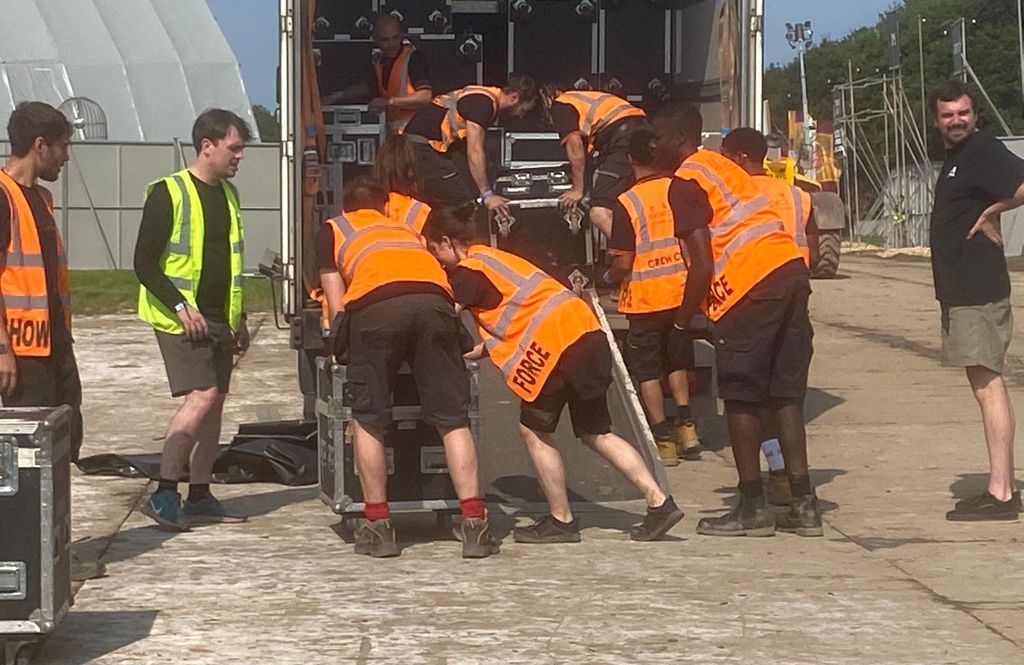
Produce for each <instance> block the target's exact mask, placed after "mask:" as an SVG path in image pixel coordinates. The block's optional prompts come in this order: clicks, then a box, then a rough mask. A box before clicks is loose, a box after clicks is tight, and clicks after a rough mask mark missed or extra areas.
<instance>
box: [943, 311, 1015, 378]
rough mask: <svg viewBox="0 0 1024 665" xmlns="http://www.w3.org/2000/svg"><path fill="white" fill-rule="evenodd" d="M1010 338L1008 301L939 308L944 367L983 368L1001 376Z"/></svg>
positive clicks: (1011, 329)
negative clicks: (940, 312)
mask: <svg viewBox="0 0 1024 665" xmlns="http://www.w3.org/2000/svg"><path fill="white" fill-rule="evenodd" d="M1011 337H1013V310H1012V309H1011V307H1010V299H1009V298H1003V299H1002V300H997V301H996V302H990V303H986V304H984V305H967V306H963V307H951V306H949V305H942V364H943V365H944V366H946V367H975V366H981V367H986V368H988V369H990V370H992V371H993V372H998V373H1000V374H1002V373H1003V362H1004V361H1005V360H1006V351H1007V349H1009V348H1010V338H1011Z"/></svg>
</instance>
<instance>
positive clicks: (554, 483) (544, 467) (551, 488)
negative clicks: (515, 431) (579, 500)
mask: <svg viewBox="0 0 1024 665" xmlns="http://www.w3.org/2000/svg"><path fill="white" fill-rule="evenodd" d="M519 434H520V436H522V437H523V443H524V444H526V452H527V453H529V455H530V461H531V462H533V468H534V469H535V470H536V471H537V480H538V482H540V490H541V492H543V493H544V498H545V499H547V502H548V510H549V511H550V512H551V515H552V516H553V517H554V518H555V519H557V520H558V521H560V522H571V521H572V520H573V514H572V509H571V508H570V507H569V493H568V491H567V490H566V488H565V464H564V463H563V462H562V456H561V455H560V454H559V452H558V449H556V448H555V446H554V444H553V443H552V439H553V435H551V434H542V433H540V432H534V431H533V430H532V429H530V428H528V427H525V426H524V425H520V426H519Z"/></svg>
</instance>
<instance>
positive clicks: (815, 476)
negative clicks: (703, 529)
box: [700, 469, 847, 514]
mask: <svg viewBox="0 0 1024 665" xmlns="http://www.w3.org/2000/svg"><path fill="white" fill-rule="evenodd" d="M846 473H847V472H846V470H844V469H811V485H812V486H813V487H815V488H817V487H821V486H823V485H827V484H829V483H830V482H832V481H833V480H834V479H835V478H837V477H838V476H845V475H846ZM765 477H766V476H765ZM714 492H715V494H717V495H719V498H721V500H722V503H723V504H724V505H725V506H726V507H728V508H732V507H733V506H734V505H735V504H736V493H737V489H736V487H735V486H730V487H719V488H718V489H716V490H715V491H714ZM838 507H839V504H837V503H835V502H832V501H827V500H825V499H822V498H821V497H818V508H819V509H820V510H821V512H823V513H827V512H830V511H833V510H835V509H836V508H838ZM700 512H701V513H702V514H718V513H720V512H721V509H719V508H707V509H702V510H701V511H700Z"/></svg>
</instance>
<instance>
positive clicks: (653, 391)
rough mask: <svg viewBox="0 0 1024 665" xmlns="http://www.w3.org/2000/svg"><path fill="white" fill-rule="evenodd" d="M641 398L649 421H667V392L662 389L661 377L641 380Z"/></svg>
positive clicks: (653, 423) (656, 422)
mask: <svg viewBox="0 0 1024 665" xmlns="http://www.w3.org/2000/svg"><path fill="white" fill-rule="evenodd" d="M640 399H641V400H643V403H644V409H645V410H646V411H647V421H648V422H650V423H651V424H652V425H656V424H658V423H661V422H664V421H665V394H664V393H663V392H662V391H661V381H660V380H659V379H651V380H650V381H641V382H640Z"/></svg>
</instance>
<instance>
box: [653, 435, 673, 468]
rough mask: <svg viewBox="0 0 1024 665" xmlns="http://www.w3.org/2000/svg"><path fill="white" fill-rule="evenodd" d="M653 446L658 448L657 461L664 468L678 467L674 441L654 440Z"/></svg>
mask: <svg viewBox="0 0 1024 665" xmlns="http://www.w3.org/2000/svg"><path fill="white" fill-rule="evenodd" d="M654 445H656V446H657V447H658V459H660V460H661V463H662V464H664V465H665V466H679V455H678V454H677V453H676V442H675V440H674V439H657V438H656V439H654Z"/></svg>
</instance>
